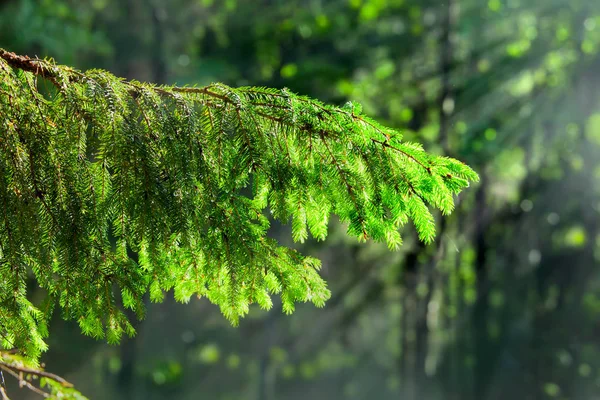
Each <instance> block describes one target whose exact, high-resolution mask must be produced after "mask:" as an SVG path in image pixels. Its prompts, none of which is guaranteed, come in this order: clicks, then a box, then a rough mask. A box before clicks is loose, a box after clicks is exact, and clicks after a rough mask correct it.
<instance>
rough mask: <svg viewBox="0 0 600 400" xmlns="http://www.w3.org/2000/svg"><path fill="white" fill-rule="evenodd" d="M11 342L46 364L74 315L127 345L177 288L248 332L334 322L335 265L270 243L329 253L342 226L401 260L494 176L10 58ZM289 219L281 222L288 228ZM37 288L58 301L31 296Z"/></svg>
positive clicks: (255, 90)
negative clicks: (307, 307) (262, 313)
mask: <svg viewBox="0 0 600 400" xmlns="http://www.w3.org/2000/svg"><path fill="white" fill-rule="evenodd" d="M0 132H1V134H0V207H1V209H2V214H1V220H0V333H1V338H0V340H2V346H3V347H4V348H13V347H14V348H18V349H20V350H21V351H22V352H23V353H24V354H25V355H26V356H28V357H29V358H30V359H34V360H35V359H36V358H37V356H38V355H39V354H40V352H41V351H43V350H44V349H45V348H46V344H45V342H44V340H43V339H44V337H45V336H46V335H47V334H48V331H47V321H48V318H49V316H50V315H51V313H52V311H53V309H54V308H55V307H56V306H58V307H59V308H60V312H61V313H62V315H63V317H64V318H67V319H72V320H76V321H77V322H78V323H79V325H80V327H81V330H82V331H83V332H84V333H85V334H87V335H91V336H94V337H97V338H105V339H106V340H108V341H109V342H111V343H116V342H118V341H119V339H120V338H121V336H122V335H123V333H125V334H128V335H133V334H134V329H133V327H132V325H131V324H130V322H129V321H128V319H127V318H126V316H125V314H124V309H130V310H133V311H135V312H136V313H137V315H138V316H139V317H142V316H143V314H144V307H143V301H142V298H143V296H144V295H145V294H146V293H149V296H150V299H151V300H152V301H160V300H162V299H163V296H164V293H165V292H166V291H169V290H173V292H174V296H175V298H176V299H177V300H179V301H181V302H188V301H189V300H190V298H191V297H192V296H198V297H206V298H207V299H208V300H210V301H211V302H213V303H215V304H217V305H218V306H219V307H220V308H221V310H222V312H223V314H224V315H225V317H226V318H227V319H229V320H230V321H231V322H232V323H234V324H235V323H237V321H238V319H239V318H240V317H241V316H243V315H244V314H246V313H247V312H248V309H249V306H250V305H251V304H252V303H257V304H258V305H259V306H260V307H262V308H265V309H268V308H270V307H271V306H272V300H271V296H272V295H274V294H278V295H279V296H280V297H281V300H282V304H283V310H284V311H285V312H286V313H290V312H292V311H293V310H294V304H295V303H296V302H299V301H300V302H306V301H310V302H312V303H314V304H315V305H317V306H323V305H324V304H325V301H326V300H327V298H328V297H329V291H328V289H327V287H326V284H325V282H324V281H323V279H322V278H321V277H320V276H319V273H318V270H319V265H320V264H319V261H318V260H316V259H314V258H311V257H305V256H303V255H301V254H299V253H298V252H296V251H295V250H292V249H289V248H286V247H282V246H279V245H278V243H277V242H276V241H275V240H273V239H271V238H269V237H268V236H267V232H268V229H269V221H270V219H271V216H272V218H275V219H277V220H280V221H282V222H284V223H287V222H291V227H292V235H293V239H294V240H296V241H299V242H302V241H304V240H306V239H307V238H308V237H309V235H312V236H313V237H314V238H316V239H318V240H323V239H325V237H326V235H327V224H328V221H329V219H330V217H331V216H332V215H337V216H338V217H339V219H340V220H341V221H343V222H346V223H347V226H348V233H349V234H350V235H352V236H355V237H357V238H358V239H359V240H361V241H364V240H367V239H368V238H371V239H373V240H376V241H385V242H387V244H388V246H389V247H390V249H395V248H397V247H398V246H400V245H401V243H402V241H401V237H400V234H399V228H400V227H401V226H402V225H404V224H406V223H407V222H408V221H412V222H413V223H414V226H415V227H416V230H417V232H418V235H419V237H420V239H421V240H423V241H425V242H430V241H432V240H433V238H434V235H435V222H434V218H433V216H432V213H431V211H430V209H439V210H441V212H442V213H444V214H448V213H450V212H451V211H452V209H453V205H454V198H453V196H454V195H455V194H457V193H459V192H460V191H461V190H462V189H463V188H465V187H467V186H468V184H469V182H470V181H474V180H477V175H476V174H475V173H474V172H473V171H472V170H471V169H470V168H469V167H467V166H466V165H465V164H463V163H461V162H459V161H457V160H454V159H451V158H447V157H442V156H436V155H431V154H428V153H426V152H425V151H424V150H423V149H422V148H421V146H419V145H418V144H414V143H407V142H404V141H402V137H401V134H400V133H399V132H397V131H395V130H392V129H389V128H386V127H384V126H381V125H380V124H378V123H377V122H375V121H374V120H372V119H370V118H368V117H366V116H364V115H363V114H362V113H361V108H360V105H358V104H356V103H348V104H346V105H345V106H344V107H341V108H337V107H332V106H329V105H325V104H322V103H320V102H318V101H316V100H312V99H309V98H307V97H303V96H299V95H296V94H294V93H291V92H290V91H288V90H286V89H283V90H276V89H269V88H262V87H242V88H231V87H228V86H226V85H223V84H213V85H210V86H207V87H166V86H154V85H151V84H146V83H140V82H135V81H126V80H123V79H120V78H117V77H115V76H113V75H111V74H110V73H108V72H105V71H100V70H90V71H87V72H85V73H82V72H80V71H77V70H75V69H72V68H69V67H66V66H60V65H56V64H55V63H53V62H52V61H50V60H37V59H30V58H27V57H23V56H18V55H15V54H13V53H10V52H7V51H4V50H0ZM270 215H271V216H270ZM28 277H29V278H31V277H33V278H34V279H35V280H36V281H37V283H38V284H39V286H40V287H41V288H43V289H44V290H45V291H46V293H47V296H46V300H45V301H44V302H43V303H42V304H33V303H32V302H31V300H30V299H28V296H27V286H26V280H27V278H28Z"/></svg>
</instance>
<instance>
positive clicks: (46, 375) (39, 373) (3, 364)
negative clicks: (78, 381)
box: [0, 361, 73, 387]
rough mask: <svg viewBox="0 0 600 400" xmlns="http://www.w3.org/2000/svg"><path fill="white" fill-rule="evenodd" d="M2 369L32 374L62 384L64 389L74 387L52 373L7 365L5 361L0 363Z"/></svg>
mask: <svg viewBox="0 0 600 400" xmlns="http://www.w3.org/2000/svg"><path fill="white" fill-rule="evenodd" d="M0 368H2V369H4V370H5V371H6V370H7V369H10V370H13V371H19V372H22V373H24V374H31V375H34V376H38V377H43V378H48V379H52V380H53V381H56V382H58V383H60V384H61V385H63V386H64V387H73V384H72V383H70V382H68V381H67V380H65V379H64V378H61V377H60V376H58V375H56V374H53V373H50V372H46V371H39V370H35V369H31V368H27V367H21V366H18V365H14V364H10V363H6V362H4V361H0Z"/></svg>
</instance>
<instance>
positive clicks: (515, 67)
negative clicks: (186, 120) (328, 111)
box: [0, 0, 600, 400]
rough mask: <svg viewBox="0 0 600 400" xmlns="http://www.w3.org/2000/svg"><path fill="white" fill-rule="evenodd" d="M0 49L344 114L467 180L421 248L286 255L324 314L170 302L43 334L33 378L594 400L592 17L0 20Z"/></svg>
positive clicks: (597, 14) (372, 14) (141, 388)
mask: <svg viewBox="0 0 600 400" xmlns="http://www.w3.org/2000/svg"><path fill="white" fill-rule="evenodd" d="M0 47H4V48H6V49H8V50H11V51H15V52H17V53H21V54H28V55H30V56H38V57H47V56H48V57H53V58H54V59H55V60H56V61H57V62H59V63H61V64H70V65H74V66H76V67H78V68H80V69H88V68H104V69H108V70H110V71H111V72H113V73H115V74H117V75H120V76H124V77H127V78H130V79H138V80H144V81H153V82H158V83H165V84H179V85H192V84H194V85H195V84H198V85H202V84H208V83H210V82H214V81H221V82H224V83H226V84H229V85H265V86H274V87H288V88H290V89H291V90H293V91H295V92H297V93H301V94H304V95H309V96H312V97H315V98H318V99H320V100H323V101H327V102H330V103H333V104H338V105H342V104H343V103H344V102H346V101H347V100H349V99H352V100H355V101H358V102H360V103H361V104H362V105H363V108H364V110H365V112H366V113H367V114H369V115H372V116H373V117H376V118H377V119H378V120H379V121H381V122H383V123H385V124H387V125H390V126H393V127H396V128H398V129H400V130H401V131H402V132H403V133H404V135H405V137H406V138H407V139H410V140H414V141H418V142H422V143H423V144H424V145H425V148H426V149H427V150H428V151H431V152H439V153H446V154H449V155H451V156H453V157H457V158H459V159H461V160H463V161H465V162H466V163H468V164H469V165H471V166H472V167H473V168H474V169H475V170H476V171H478V173H479V174H480V176H481V182H480V183H479V184H478V185H476V186H474V187H472V188H470V189H469V190H467V191H466V192H465V193H464V194H463V195H461V197H460V202H459V205H458V207H457V210H456V211H455V212H454V213H453V215H452V216H450V217H448V218H445V219H444V220H443V221H442V220H441V219H440V220H439V230H438V231H439V235H438V238H437V240H436V242H435V243H434V244H432V245H430V246H422V245H420V244H418V243H417V242H416V240H415V234H414V232H413V230H412V227H407V229H405V232H404V233H403V234H404V240H405V244H404V246H403V247H402V249H401V250H400V251H399V252H395V253H391V252H388V251H387V249H386V247H385V246H384V245H378V244H373V243H368V244H366V245H359V244H357V243H355V242H354V241H352V240H350V239H348V238H346V237H345V236H344V227H341V226H339V224H335V223H334V224H332V227H331V229H330V236H329V238H328V240H327V241H326V242H324V243H315V242H310V243H308V244H307V245H303V246H298V247H299V248H300V249H301V250H302V251H303V252H304V253H305V254H312V255H315V256H318V257H319V258H321V259H322V260H323V266H324V267H323V275H324V276H325V277H326V279H327V280H328V282H329V286H330V288H331V290H332V293H333V295H332V298H331V300H329V302H328V304H327V305H326V307H325V308H324V309H315V308H314V307H312V306H308V305H306V306H301V307H298V310H297V311H296V313H294V314H293V315H291V316H285V315H283V314H281V312H280V308H279V309H278V307H277V306H275V307H274V308H275V309H274V310H272V311H271V312H269V313H266V312H262V311H260V310H258V309H252V310H251V313H250V316H249V317H248V318H246V319H245V320H243V321H242V322H241V324H240V326H239V327H238V328H233V327H231V326H230V325H229V324H228V323H227V322H226V321H225V319H224V318H222V316H221V315H220V313H219V310H218V309H217V308H216V307H215V306H212V305H211V304H209V303H208V302H207V301H205V300H200V301H192V302H191V304H189V305H185V306H184V305H180V304H176V303H175V302H174V301H173V300H172V298H170V299H169V300H167V301H165V302H164V303H163V304H154V305H149V308H148V313H147V317H146V319H145V320H144V321H142V322H139V323H138V324H137V329H138V335H137V337H136V338H135V339H133V340H125V341H123V343H122V344H121V345H120V346H108V345H106V344H103V343H102V342H97V341H94V340H92V339H89V338H85V337H83V336H81V334H80V333H79V330H78V327H77V326H76V324H74V323H72V322H69V323H65V322H62V321H61V320H60V317H59V316H56V318H55V320H54V321H53V323H52V326H51V332H52V335H51V337H50V339H49V342H50V349H51V350H50V351H49V352H48V353H47V354H46V355H44V357H43V361H44V362H45V363H46V366H47V368H48V369H49V370H51V371H53V372H57V373H60V374H62V375H64V376H65V377H66V378H68V379H69V380H70V381H72V382H74V383H75V384H76V385H77V386H78V387H79V388H80V389H81V390H82V391H83V392H84V394H86V395H88V396H89V397H90V398H91V399H116V400H119V399H222V400H226V399H232V400H233V399H240V400H259V399H260V400H263V399H264V400H274V399H290V400H294V399H327V400H338V399H370V400H378V399H406V400H412V399H415V400H421V399H425V400H427V399H432V400H441V399H474V400H487V399H506V398H513V399H573V400H575V399H581V400H593V399H600V268H599V264H600V220H599V218H598V217H599V212H600V2H599V1H597V0H489V1H487V0H446V1H444V2H439V1H433V0H285V1H284V0H237V1H236V0H223V1H219V0H172V1H160V0H120V1H119V0H90V1H81V0H80V1H76V0H39V1H33V0H4V1H0ZM273 235H275V236H276V237H277V238H279V240H280V241H281V242H282V243H284V244H287V245H294V244H293V243H291V239H290V234H289V230H288V229H287V228H286V227H279V226H275V227H274V228H273ZM35 295H36V293H35V291H34V292H33V296H35ZM171 297H172V296H171ZM11 393H12V397H13V398H15V399H21V398H28V397H26V396H28V395H29V394H28V393H25V391H18V389H17V392H14V391H13V392H11Z"/></svg>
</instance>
